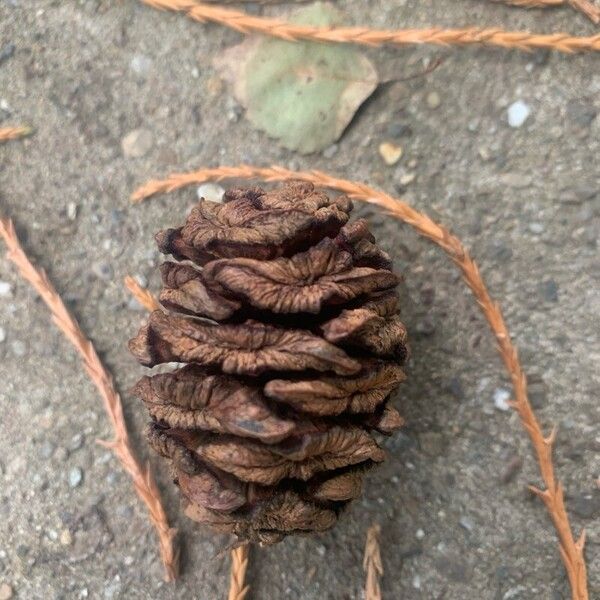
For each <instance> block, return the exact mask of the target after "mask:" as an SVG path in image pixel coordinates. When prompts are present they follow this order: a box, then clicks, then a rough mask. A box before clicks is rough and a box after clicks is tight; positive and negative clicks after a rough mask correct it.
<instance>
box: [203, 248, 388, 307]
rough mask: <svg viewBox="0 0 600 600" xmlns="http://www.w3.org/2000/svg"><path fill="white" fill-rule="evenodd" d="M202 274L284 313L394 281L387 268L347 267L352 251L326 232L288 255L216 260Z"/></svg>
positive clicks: (385, 286)
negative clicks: (273, 258) (308, 246)
mask: <svg viewBox="0 0 600 600" xmlns="http://www.w3.org/2000/svg"><path fill="white" fill-rule="evenodd" d="M205 277H206V278H207V280H209V281H211V282H215V283H218V284H219V285H221V286H222V287H223V288H225V289H226V290H228V291H229V292H231V293H232V294H233V295H235V296H236V297H239V298H243V299H244V300H245V301H246V302H248V303H249V304H251V305H252V306H255V307H256V308H260V309H266V310H270V311H273V312H275V313H284V314H289V313H300V312H307V313H312V314H318V313H319V312H320V311H321V310H322V309H323V307H324V306H325V305H327V304H334V305H336V304H344V303H346V302H348V301H350V300H353V299H354V298H356V297H358V296H362V295H364V294H370V293H372V292H375V291H379V290H385V289H389V288H392V287H395V286H396V285H397V284H398V278H397V277H396V276H395V275H394V274H393V273H391V272H390V271H386V270H383V269H380V270H376V269H372V268H370V267H356V268H355V267H353V260H352V255H351V254H350V253H349V252H346V251H344V250H341V249H340V247H339V246H338V244H337V243H336V242H335V241H334V240H332V239H330V238H326V239H324V240H322V241H321V242H319V244H317V245H316V246H313V247H312V248H310V249H309V250H308V251H306V252H300V253H298V254H295V255H294V256H292V257H291V258H285V257H281V258H277V259H275V260H271V261H261V260H255V259H251V258H232V259H224V260H217V261H214V262H211V263H209V264H208V265H207V266H206V267H205Z"/></svg>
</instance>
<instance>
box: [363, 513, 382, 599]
mask: <svg viewBox="0 0 600 600" xmlns="http://www.w3.org/2000/svg"><path fill="white" fill-rule="evenodd" d="M380 533H381V527H380V526H379V525H378V524H377V523H375V524H374V525H371V527H369V530H368V531H367V543H366V544H365V557H364V558H363V570H364V572H365V573H366V580H365V600H381V598H382V596H381V587H380V585H379V579H380V578H381V577H382V576H383V564H382V562H381V551H380V549H379V535H380Z"/></svg>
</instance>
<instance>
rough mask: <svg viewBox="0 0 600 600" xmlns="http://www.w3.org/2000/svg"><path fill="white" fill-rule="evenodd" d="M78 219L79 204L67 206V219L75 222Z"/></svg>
mask: <svg viewBox="0 0 600 600" xmlns="http://www.w3.org/2000/svg"><path fill="white" fill-rule="evenodd" d="M76 218H77V204H75V202H69V204H67V219H69V221H74V220H75V219H76Z"/></svg>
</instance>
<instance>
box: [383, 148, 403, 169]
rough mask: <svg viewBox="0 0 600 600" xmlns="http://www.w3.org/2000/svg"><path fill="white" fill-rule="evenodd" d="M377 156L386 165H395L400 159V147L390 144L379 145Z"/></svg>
mask: <svg viewBox="0 0 600 600" xmlns="http://www.w3.org/2000/svg"><path fill="white" fill-rule="evenodd" d="M379 154H380V156H381V158H383V161H384V162H385V164H386V165H388V166H390V167H391V166H392V165H395V164H396V163H397V162H398V161H399V160H400V159H401V158H402V147H401V146H396V144H393V143H392V142H383V144H380V145H379Z"/></svg>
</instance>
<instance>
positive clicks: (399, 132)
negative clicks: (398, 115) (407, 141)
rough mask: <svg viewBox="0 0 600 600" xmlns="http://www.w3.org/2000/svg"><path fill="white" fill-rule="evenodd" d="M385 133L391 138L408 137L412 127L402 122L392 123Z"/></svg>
mask: <svg viewBox="0 0 600 600" xmlns="http://www.w3.org/2000/svg"><path fill="white" fill-rule="evenodd" d="M386 133H387V135H389V136H390V137H392V138H400V137H409V136H411V135H412V129H411V127H410V125H406V124H404V123H392V124H391V125H389V127H388V128H387V131H386Z"/></svg>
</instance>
